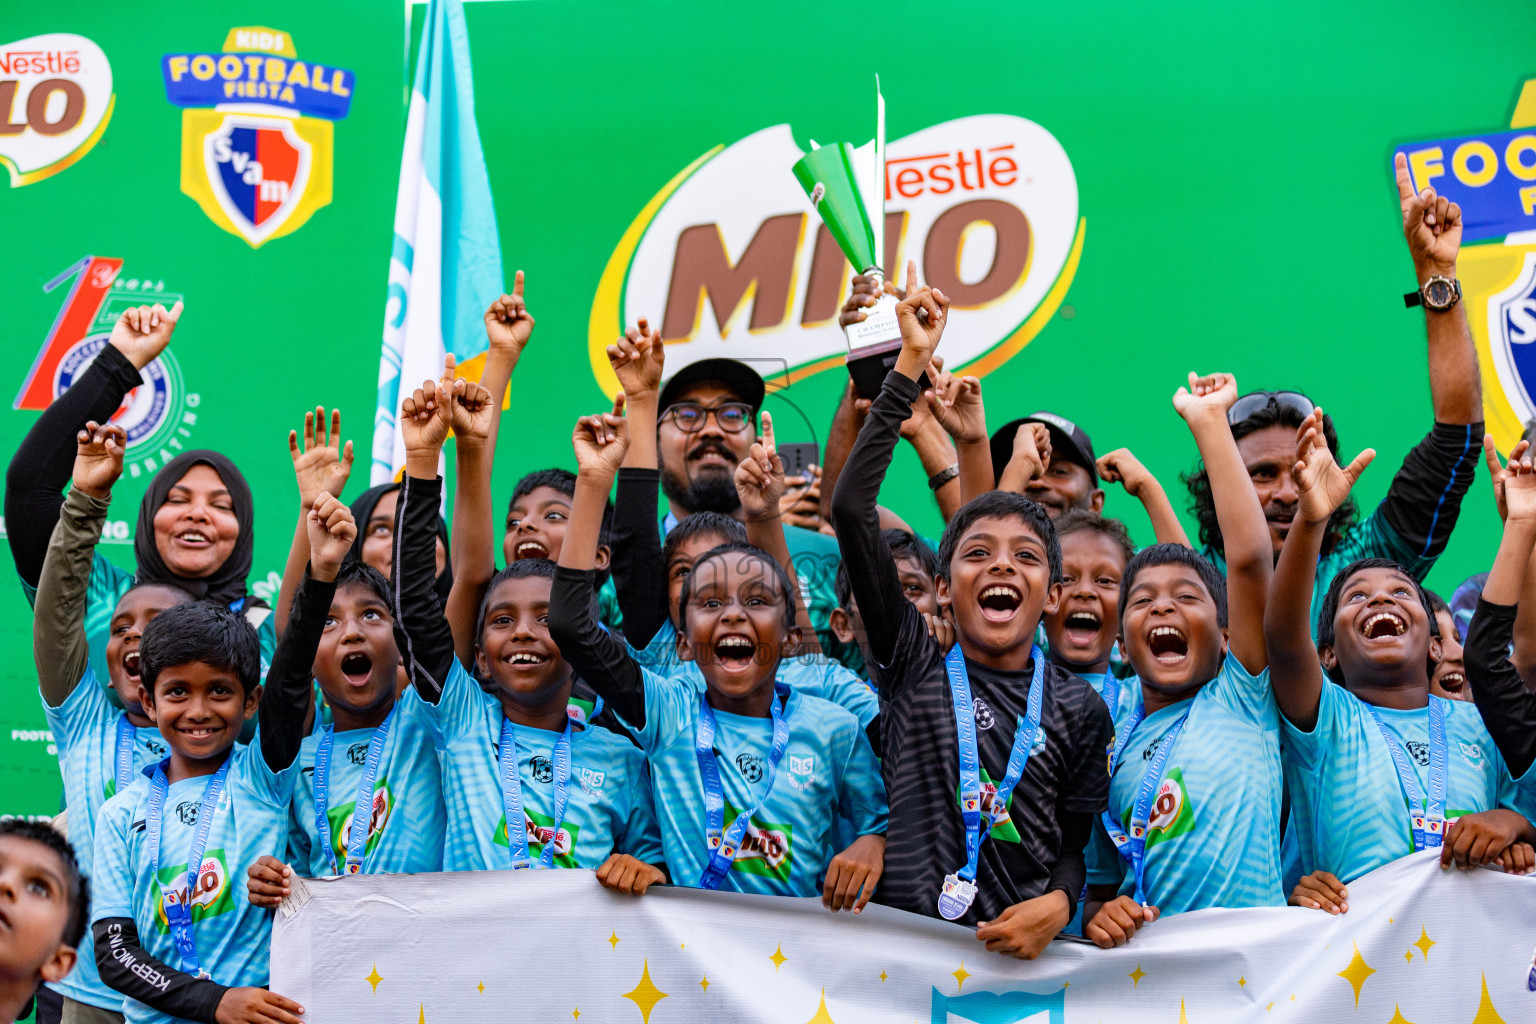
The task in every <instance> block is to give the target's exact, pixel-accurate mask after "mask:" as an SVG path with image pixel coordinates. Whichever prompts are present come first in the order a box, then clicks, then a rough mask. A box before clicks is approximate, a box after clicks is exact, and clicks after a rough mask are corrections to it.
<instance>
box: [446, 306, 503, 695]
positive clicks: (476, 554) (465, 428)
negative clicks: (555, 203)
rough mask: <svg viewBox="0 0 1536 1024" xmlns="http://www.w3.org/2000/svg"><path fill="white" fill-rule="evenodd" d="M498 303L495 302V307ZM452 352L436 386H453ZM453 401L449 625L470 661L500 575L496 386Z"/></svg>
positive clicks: (470, 387) (465, 391) (470, 385)
mask: <svg viewBox="0 0 1536 1024" xmlns="http://www.w3.org/2000/svg"><path fill="white" fill-rule="evenodd" d="M493 308H494V307H493ZM453 371H454V367H453V356H452V354H449V356H448V357H447V359H446V360H445V368H444V370H443V379H442V380H440V381H438V388H439V390H441V389H442V388H444V387H448V388H452V387H454V383H453V382H454V373H453ZM458 390H459V392H460V393H459V394H457V396H456V397H455V400H454V403H453V411H452V412H453V436H454V457H455V459H456V460H457V462H458V473H457V475H456V476H457V479H456V483H455V487H456V493H455V496H454V502H453V588H452V589H451V590H449V591H448V602H447V608H446V609H445V610H444V611H445V614H446V615H447V616H448V625H449V628H450V629H452V631H453V647H454V652H455V653H456V654H457V655H458V658H459V661H460V662H461V663H462V664H463V665H465V666H466V667H467V666H470V665H473V664H474V663H475V620H476V618H477V617H478V616H479V614H480V600H481V598H483V597H484V596H485V588H486V586H487V585H488V584H489V583H490V582H491V577H492V576H494V575H496V537H495V530H494V528H493V523H494V521H495V516H494V514H493V513H492V511H491V464H492V463H493V462H494V461H495V458H496V451H495V440H494V433H493V430H494V422H493V421H494V420H495V418H496V412H497V411H498V404H497V402H496V400H495V398H494V397H493V392H492V391H490V390H489V389H487V388H486V387H484V386H482V385H480V384H476V383H474V382H473V381H465V382H464V384H463V386H462V387H460V388H459V389H458Z"/></svg>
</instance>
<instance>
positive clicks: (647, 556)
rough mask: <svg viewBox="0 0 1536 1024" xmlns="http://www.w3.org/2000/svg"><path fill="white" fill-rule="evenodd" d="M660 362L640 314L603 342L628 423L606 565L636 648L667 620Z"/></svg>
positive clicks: (656, 341) (653, 335)
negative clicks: (660, 514) (660, 515)
mask: <svg viewBox="0 0 1536 1024" xmlns="http://www.w3.org/2000/svg"><path fill="white" fill-rule="evenodd" d="M665 362H666V355H665V353H664V351H663V345H662V341H661V332H660V331H658V330H655V329H653V328H652V327H651V326H650V324H649V323H648V322H647V321H646V320H645V318H644V317H642V318H641V319H640V322H639V324H638V325H637V326H635V327H631V328H630V329H629V330H628V331H626V332H625V334H624V337H622V338H620V339H619V340H618V341H617V342H615V343H614V344H612V345H609V346H608V364H609V365H610V366H612V367H613V372H614V376H616V377H618V379H619V384H620V385H621V386H622V387H623V388H624V418H625V419H626V420H627V421H628V425H629V452H628V453H627V454H626V455H625V456H624V465H623V466H621V467H619V483H618V487H617V489H616V493H615V494H614V498H613V527H612V529H611V530H610V532H609V535H608V546H609V548H610V551H611V555H610V558H609V562H608V570H609V572H610V573H611V574H612V577H613V590H614V593H615V595H616V596H617V597H618V599H619V611H620V613H621V614H622V616H623V628H624V636H625V637H626V638H627V639H628V640H629V642H630V643H631V644H633V645H634V646H635V648H636V649H643V648H644V647H645V646H646V645H647V644H649V643H650V642H651V638H652V637H654V636H655V635H656V632H657V630H659V629H661V627H662V624H663V623H665V622H666V621H667V567H666V563H665V562H663V561H662V557H661V531H660V530H659V529H658V528H657V526H656V501H657V494H658V493H659V491H660V488H661V471H660V470H659V469H658V468H657V456H656V417H657V415H658V408H657V405H658V403H659V402H660V400H661V374H662V370H663V368H664V366H665Z"/></svg>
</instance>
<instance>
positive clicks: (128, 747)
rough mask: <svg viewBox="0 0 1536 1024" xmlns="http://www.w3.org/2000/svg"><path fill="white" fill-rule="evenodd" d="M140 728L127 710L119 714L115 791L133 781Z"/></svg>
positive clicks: (122, 788) (120, 790)
mask: <svg viewBox="0 0 1536 1024" xmlns="http://www.w3.org/2000/svg"><path fill="white" fill-rule="evenodd" d="M138 735H139V730H138V729H137V728H136V727H135V726H134V724H133V723H132V722H130V721H128V713H127V712H126V711H125V712H123V713H122V714H120V715H118V716H117V750H116V755H117V758H116V764H115V772H116V774H115V776H114V778H115V779H116V780H117V788H116V789H114V790H113V792H114V793H121V792H122V791H123V790H125V789H127V788H128V786H129V785H130V784H131V783H132V782H133V744H134V741H135V740H137V739H138Z"/></svg>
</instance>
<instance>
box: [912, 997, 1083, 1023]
mask: <svg viewBox="0 0 1536 1024" xmlns="http://www.w3.org/2000/svg"><path fill="white" fill-rule="evenodd" d="M1066 995H1067V993H1066V990H1065V989H1057V990H1056V991H1055V992H1052V993H1051V994H1049V995H1036V994H1035V993H1033V992H972V993H971V994H970V995H968V996H946V995H944V994H943V993H941V992H940V991H939V990H938V989H934V990H933V1013H932V1016H931V1017H930V1018H929V1020H930V1021H931V1024H1064V1022H1065V1020H1066Z"/></svg>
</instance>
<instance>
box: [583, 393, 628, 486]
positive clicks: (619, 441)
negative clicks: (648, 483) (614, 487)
mask: <svg viewBox="0 0 1536 1024" xmlns="http://www.w3.org/2000/svg"><path fill="white" fill-rule="evenodd" d="M571 447H572V448H574V449H575V450H576V472H577V475H578V476H584V477H588V478H591V479H607V480H609V481H610V482H611V481H612V479H613V477H615V476H616V475H618V472H619V466H621V465H622V464H623V463H624V455H625V453H626V452H628V451H629V422H628V421H627V420H626V419H624V392H622V391H620V392H619V393H618V394H616V395H614V396H613V411H612V412H604V413H598V414H596V415H593V416H583V417H581V419H579V420H577V421H576V429H575V430H574V431H572V432H571Z"/></svg>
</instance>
